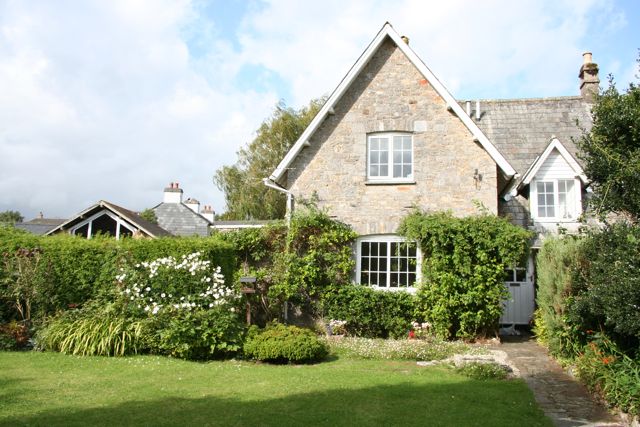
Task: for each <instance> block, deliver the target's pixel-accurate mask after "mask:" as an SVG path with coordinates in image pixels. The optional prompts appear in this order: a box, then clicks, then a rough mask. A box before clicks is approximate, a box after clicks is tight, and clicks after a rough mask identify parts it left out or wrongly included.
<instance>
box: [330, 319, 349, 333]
mask: <svg viewBox="0 0 640 427" xmlns="http://www.w3.org/2000/svg"><path fill="white" fill-rule="evenodd" d="M346 324H347V321H346V320H335V319H331V320H329V330H331V334H333V335H344V334H345V333H346V332H347V330H346V329H345V325H346Z"/></svg>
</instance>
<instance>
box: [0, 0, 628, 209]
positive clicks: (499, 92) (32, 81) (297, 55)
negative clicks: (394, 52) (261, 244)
mask: <svg viewBox="0 0 640 427" xmlns="http://www.w3.org/2000/svg"><path fill="white" fill-rule="evenodd" d="M386 21H389V22H391V23H392V24H393V26H394V28H395V29H396V30H397V31H398V32H399V33H401V34H404V35H407V36H408V37H409V38H410V40H411V41H410V45H411V47H412V48H413V49H414V50H415V51H416V53H417V54H418V55H419V56H420V57H421V58H422V59H423V60H424V61H425V63H426V64H427V65H428V66H429V67H430V68H431V70H432V71H433V72H434V73H435V74H436V75H437V76H438V77H439V79H440V80H441V81H442V82H443V83H444V84H445V86H446V87H447V88H448V89H449V91H450V92H451V93H452V94H453V95H454V96H455V97H457V98H459V99H477V98H481V99H486V98H520V97H543V96H562V95H576V94H578V78H577V73H578V69H579V67H580V64H581V61H582V59H581V54H582V53H583V52H584V51H591V52H593V58H594V61H595V62H597V63H598V64H599V65H600V74H601V80H602V83H603V84H605V83H606V75H607V74H609V73H613V74H614V75H615V77H616V81H617V82H618V85H619V87H624V86H626V85H628V83H629V82H631V81H637V80H635V78H634V75H636V74H638V69H637V64H636V62H635V60H636V58H637V57H638V48H639V47H640V34H639V33H640V30H639V28H640V25H638V24H639V23H640V3H638V2H637V1H636V0H628V1H614V0H580V1H573V0H572V1H569V0H553V1H551V0H549V1H548V0H521V1H517V2H514V1H508V0H487V1H483V2H469V1H463V0H450V1H447V2H442V1H425V0H396V1H394V2H388V1H349V2H344V1H341V0H326V1H322V2H311V1H309V2H306V1H305V2H302V1H296V0H283V1H239V0H227V1H219V0H213V1H205V0H194V1H189V0H140V1H133V0H113V1H111V0H110V1H102V0H95V1H89V0H76V1H71V0H60V1H56V2H51V1H47V0H39V1H38V0H31V1H17V0H15V1H14V0H0V185H1V186H2V189H3V197H0V211H4V210H6V209H11V210H19V211H20V212H22V214H23V215H24V216H25V217H27V219H29V218H32V217H34V216H35V215H36V214H37V213H38V212H40V211H42V212H44V214H45V216H47V217H63V218H64V217H69V216H71V215H73V214H74V213H77V212H79V211H81V210H82V209H84V208H86V207H88V206H89V205H91V204H93V203H95V202H97V201H98V200H100V199H104V200H108V201H111V202H113V203H117V204H120V205H122V206H125V207H127V208H129V209H133V210H142V209H144V208H147V207H152V206H154V205H156V204H157V203H159V202H160V201H161V200H162V189H163V188H164V187H165V186H166V185H167V184H168V183H169V182H175V181H177V182H180V184H181V187H182V188H183V189H184V191H185V197H194V198H197V199H198V200H200V201H201V202H202V203H203V204H211V205H213V206H214V208H215V209H216V210H217V211H219V212H221V211H223V210H224V197H223V194H222V193H221V192H220V191H218V189H217V188H216V187H215V186H214V185H213V183H212V176H213V174H214V172H215V170H217V169H218V168H220V167H221V166H223V165H225V164H232V163H234V162H235V160H236V156H235V153H236V151H237V150H238V149H239V148H240V147H242V146H244V145H246V144H247V143H248V142H250V141H251V139H252V138H253V137H254V136H255V130H256V129H257V128H258V126H259V125H260V123H261V122H262V120H264V119H265V118H266V117H268V116H269V115H270V113H271V111H272V110H273V108H274V106H275V104H276V103H277V102H278V101H279V100H284V101H285V102H286V104H287V105H290V106H294V107H299V106H302V105H304V104H306V103H307V102H308V101H309V100H310V99H312V98H316V97H319V96H322V95H324V94H327V93H330V92H331V91H332V90H333V88H334V87H335V86H336V85H337V84H338V82H339V81H340V79H341V78H342V77H343V76H344V74H345V73H346V72H347V70H348V69H349V67H350V66H351V65H352V64H353V63H354V62H355V60H356V59H357V57H358V56H359V55H360V53H361V52H362V51H363V50H364V48H365V47H366V45H367V44H368V43H369V42H370V40H371V39H372V38H373V37H374V36H375V34H376V33H377V32H378V30H379V29H380V28H381V27H382V25H383V24H384V22H386Z"/></svg>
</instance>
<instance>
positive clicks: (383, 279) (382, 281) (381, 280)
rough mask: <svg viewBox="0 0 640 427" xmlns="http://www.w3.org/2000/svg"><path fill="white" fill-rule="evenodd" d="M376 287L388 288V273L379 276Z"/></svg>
mask: <svg viewBox="0 0 640 427" xmlns="http://www.w3.org/2000/svg"><path fill="white" fill-rule="evenodd" d="M376 285H378V286H384V287H386V286H387V274H386V273H380V274H379V275H378V281H377V282H376Z"/></svg>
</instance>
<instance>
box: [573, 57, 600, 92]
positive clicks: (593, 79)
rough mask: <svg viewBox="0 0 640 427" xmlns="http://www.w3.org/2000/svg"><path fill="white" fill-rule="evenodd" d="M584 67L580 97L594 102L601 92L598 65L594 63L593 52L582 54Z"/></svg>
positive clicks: (581, 75) (580, 75) (581, 72)
mask: <svg viewBox="0 0 640 427" xmlns="http://www.w3.org/2000/svg"><path fill="white" fill-rule="evenodd" d="M582 60H583V62H582V67H580V74H579V75H578V77H580V96H581V97H583V98H584V100H585V101H587V102H593V100H594V98H595V96H596V95H597V94H598V91H599V90H600V79H599V78H598V64H596V63H594V62H593V58H592V55H591V52H585V53H583V54H582Z"/></svg>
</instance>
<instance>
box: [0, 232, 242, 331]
mask: <svg viewBox="0 0 640 427" xmlns="http://www.w3.org/2000/svg"><path fill="white" fill-rule="evenodd" d="M36 247H37V248H40V249H41V255H40V256H41V259H40V263H39V267H38V268H39V274H40V276H41V277H40V278H41V279H43V280H40V281H41V282H42V283H43V285H42V286H43V289H40V292H39V293H38V296H37V299H36V300H35V301H33V303H34V307H33V309H32V311H33V314H32V317H33V318H34V319H35V318H36V317H38V316H43V315H47V314H51V313H53V312H55V311H56V310H59V309H65V308H67V307H68V305H69V304H72V305H78V304H82V303H84V302H85V301H88V300H89V299H91V298H93V297H95V296H97V295H98V294H100V293H101V292H104V291H108V290H109V289H110V288H111V287H112V286H113V285H114V283H115V276H116V274H117V271H118V269H119V268H120V267H121V266H122V265H124V264H125V263H127V262H128V263H135V262H142V261H146V260H151V259H155V258H160V257H164V256H168V255H173V256H181V255H184V254H189V253H192V252H196V251H198V252H200V253H202V255H203V258H204V259H206V260H210V261H211V263H212V264H213V265H219V266H220V267H221V268H222V274H224V276H225V280H226V281H228V283H231V281H232V280H234V277H235V269H236V254H235V250H234V248H233V246H232V245H231V244H229V243H227V242H224V241H223V240H222V239H220V238H219V237H209V238H201V237H193V238H161V239H123V240H120V241H117V240H115V239H113V238H106V237H105V238H95V239H91V240H87V239H84V238H80V237H73V236H69V235H57V236H46V237H42V236H34V235H32V234H29V233H27V232H24V231H22V230H16V229H13V228H8V227H2V228H0V255H1V256H3V258H2V261H5V260H6V258H4V256H6V257H11V256H13V255H14V254H15V253H16V250H17V249H18V248H36ZM13 274H15V272H13V271H7V263H6V262H0V287H1V288H0V295H4V294H5V292H4V291H5V290H6V286H7V281H8V280H11V276H12V275H13ZM0 315H1V316H3V318H4V320H9V319H11V318H14V317H15V315H16V314H15V312H14V311H13V310H12V309H11V307H10V301H7V299H6V298H5V299H4V300H3V302H2V309H1V310H0Z"/></svg>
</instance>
